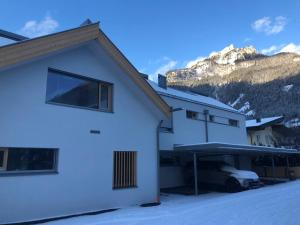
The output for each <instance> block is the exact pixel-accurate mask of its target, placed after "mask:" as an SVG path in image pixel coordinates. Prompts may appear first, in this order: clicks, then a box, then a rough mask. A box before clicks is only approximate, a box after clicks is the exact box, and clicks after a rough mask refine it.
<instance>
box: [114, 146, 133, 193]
mask: <svg viewBox="0 0 300 225" xmlns="http://www.w3.org/2000/svg"><path fill="white" fill-rule="evenodd" d="M136 155H137V153H136V152H132V151H116V152H114V173H113V176H114V177H113V188H114V189H120V188H130V187H136V186H137V181H136Z"/></svg>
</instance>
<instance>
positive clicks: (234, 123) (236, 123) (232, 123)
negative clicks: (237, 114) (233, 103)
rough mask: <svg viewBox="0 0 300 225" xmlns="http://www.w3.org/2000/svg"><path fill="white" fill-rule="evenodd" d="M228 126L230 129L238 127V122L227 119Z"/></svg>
mask: <svg viewBox="0 0 300 225" xmlns="http://www.w3.org/2000/svg"><path fill="white" fill-rule="evenodd" d="M228 125H229V126H232V127H239V121H238V120H235V119H228Z"/></svg>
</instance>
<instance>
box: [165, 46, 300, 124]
mask: <svg viewBox="0 0 300 225" xmlns="http://www.w3.org/2000/svg"><path fill="white" fill-rule="evenodd" d="M166 76H167V80H168V85H170V86H173V87H177V88H180V89H192V91H196V92H199V93H202V94H205V95H209V96H212V97H214V98H217V99H218V100H220V101H222V102H224V103H226V104H229V105H231V106H232V107H234V108H236V109H238V110H239V111H240V112H243V113H245V114H246V115H247V116H248V117H249V118H251V117H269V116H278V115H286V116H287V120H289V119H290V120H292V119H294V118H300V55H298V54H295V53H279V54H276V55H272V56H266V55H263V54H260V53H259V52H258V51H257V50H256V49H255V48H254V47H253V46H247V47H244V48H235V47H234V46H233V45H230V46H228V47H226V48H224V49H223V50H221V51H219V52H214V53H212V54H210V55H209V56H208V57H206V58H202V59H200V60H198V61H197V62H195V63H194V64H192V65H189V67H188V68H183V69H177V70H172V71H169V72H168V73H167V74H166Z"/></svg>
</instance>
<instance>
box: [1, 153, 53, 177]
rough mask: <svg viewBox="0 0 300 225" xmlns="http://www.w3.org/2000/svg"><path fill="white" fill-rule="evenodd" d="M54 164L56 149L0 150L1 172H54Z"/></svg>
mask: <svg viewBox="0 0 300 225" xmlns="http://www.w3.org/2000/svg"><path fill="white" fill-rule="evenodd" d="M1 159H2V160H1ZM1 161H2V163H1ZM56 162H57V149H42V148H7V149H5V150H0V168H2V172H6V171H7V172H24V171H55V170H56V166H57V165H56Z"/></svg>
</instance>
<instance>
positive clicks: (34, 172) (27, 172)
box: [0, 147, 59, 176]
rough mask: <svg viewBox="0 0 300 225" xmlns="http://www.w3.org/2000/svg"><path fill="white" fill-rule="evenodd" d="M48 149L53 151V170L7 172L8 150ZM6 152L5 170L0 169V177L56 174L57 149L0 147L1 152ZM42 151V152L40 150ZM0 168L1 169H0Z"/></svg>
mask: <svg viewBox="0 0 300 225" xmlns="http://www.w3.org/2000/svg"><path fill="white" fill-rule="evenodd" d="M16 148H18V149H22V148H25V149H48V150H52V151H54V159H53V169H49V170H13V171H7V170H6V169H7V165H8V156H9V149H16ZM3 149H4V150H5V151H6V165H5V170H4V169H2V170H1V169H0V176H15V175H16V176H18V175H39V174H41V175H42V174H58V159H59V149H58V148H44V147H41V148H37V147H5V148H2V147H0V151H1V150H3ZM41 151H42V150H41ZM1 168H2V167H1Z"/></svg>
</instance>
